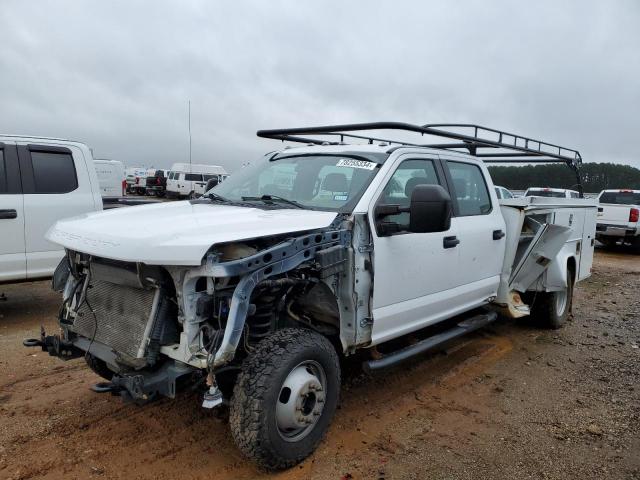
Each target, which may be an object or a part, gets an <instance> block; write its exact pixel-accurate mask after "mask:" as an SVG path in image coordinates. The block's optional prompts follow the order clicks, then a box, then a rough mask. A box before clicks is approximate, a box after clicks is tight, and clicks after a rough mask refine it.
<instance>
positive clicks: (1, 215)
mask: <svg viewBox="0 0 640 480" xmlns="http://www.w3.org/2000/svg"><path fill="white" fill-rule="evenodd" d="M12 218H18V212H17V211H15V210H12V209H6V210H0V219H6V220H9V219H12Z"/></svg>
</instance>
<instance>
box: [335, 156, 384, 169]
mask: <svg viewBox="0 0 640 480" xmlns="http://www.w3.org/2000/svg"><path fill="white" fill-rule="evenodd" d="M336 167H351V168H362V169H363V170H373V169H374V168H376V164H375V163H374V162H367V161H366V160H355V159H353V158H341V159H340V160H338V163H336Z"/></svg>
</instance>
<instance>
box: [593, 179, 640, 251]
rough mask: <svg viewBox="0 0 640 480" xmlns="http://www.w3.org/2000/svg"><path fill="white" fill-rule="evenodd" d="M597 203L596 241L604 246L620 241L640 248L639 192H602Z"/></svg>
mask: <svg viewBox="0 0 640 480" xmlns="http://www.w3.org/2000/svg"><path fill="white" fill-rule="evenodd" d="M598 202H599V204H600V206H599V208H598V223H597V226H596V238H597V239H598V241H599V242H601V243H603V244H604V245H606V246H612V245H615V244H616V243H617V242H619V241H622V242H623V243H630V244H631V245H633V246H635V247H639V248H640V190H631V189H617V190H603V191H602V192H600V194H599V195H598Z"/></svg>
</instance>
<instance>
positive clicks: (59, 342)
mask: <svg viewBox="0 0 640 480" xmlns="http://www.w3.org/2000/svg"><path fill="white" fill-rule="evenodd" d="M22 344H23V345H24V346H25V347H40V348H41V349H42V351H43V352H48V353H49V355H51V356H52V357H60V358H62V359H63V360H71V359H72V358H78V357H82V356H84V352H83V351H82V350H80V349H79V348H78V347H76V346H75V345H74V344H73V343H71V342H68V341H66V340H63V339H62V338H61V337H60V335H47V334H46V332H45V330H44V327H43V326H41V327H40V338H27V339H25V340H23V341H22Z"/></svg>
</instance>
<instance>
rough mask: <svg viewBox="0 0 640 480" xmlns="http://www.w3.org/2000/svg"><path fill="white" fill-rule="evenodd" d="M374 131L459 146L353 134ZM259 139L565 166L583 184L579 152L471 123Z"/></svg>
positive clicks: (334, 128)
mask: <svg viewBox="0 0 640 480" xmlns="http://www.w3.org/2000/svg"><path fill="white" fill-rule="evenodd" d="M375 130H394V131H404V132H411V133H416V134H419V135H420V136H421V137H422V136H425V135H428V136H433V137H440V138H446V139H448V140H455V141H456V142H454V143H422V142H416V141H413V142H407V141H404V140H399V139H389V138H382V137H378V136H375V137H374V136H370V135H364V134H362V133H359V134H356V133H352V132H368V131H375ZM257 135H258V136H259V137H262V138H271V139H275V140H282V141H289V142H298V143H306V144H313V145H342V144H345V139H357V140H366V141H367V142H368V143H369V144H373V142H385V143H388V144H389V145H398V146H411V147H430V148H438V149H444V150H450V151H465V153H469V154H470V155H473V156H475V157H477V158H480V159H482V160H483V161H485V162H487V163H551V162H557V163H565V164H566V165H567V166H569V167H570V168H571V169H572V170H573V171H574V172H575V174H576V178H577V180H578V183H577V185H578V189H579V190H580V192H581V193H582V182H581V178H580V165H581V164H582V157H581V156H580V152H578V151H577V150H574V149H571V148H566V147H561V146H560V145H555V144H553V143H548V142H543V141H541V140H536V139H533V138H528V137H524V136H522V135H516V134H513V133H509V132H504V131H502V130H496V129H494V128H488V127H483V126H481V125H475V124H468V123H436V124H426V125H414V124H410V123H403V122H372V123H352V124H345V125H325V126H320V127H300V128H284V129H275V130H259V131H258V132H257ZM318 136H319V137H330V138H333V139H337V138H339V141H335V140H334V141H328V140H327V139H326V138H324V139H323V138H318Z"/></svg>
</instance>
